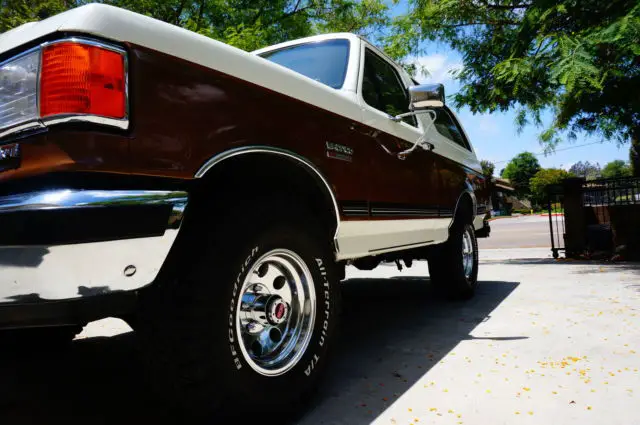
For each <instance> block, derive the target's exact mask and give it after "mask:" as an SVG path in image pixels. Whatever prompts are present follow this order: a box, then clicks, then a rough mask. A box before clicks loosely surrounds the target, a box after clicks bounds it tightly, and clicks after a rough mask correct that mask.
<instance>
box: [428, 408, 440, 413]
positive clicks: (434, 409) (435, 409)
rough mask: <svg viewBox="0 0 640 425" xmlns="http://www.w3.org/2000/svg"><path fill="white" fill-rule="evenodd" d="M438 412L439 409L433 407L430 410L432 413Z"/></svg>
mask: <svg viewBox="0 0 640 425" xmlns="http://www.w3.org/2000/svg"><path fill="white" fill-rule="evenodd" d="M437 410H438V409H437V408H436V407H432V408H430V409H429V411H430V412H435V411H437Z"/></svg>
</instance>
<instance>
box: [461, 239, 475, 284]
mask: <svg viewBox="0 0 640 425" xmlns="http://www.w3.org/2000/svg"><path fill="white" fill-rule="evenodd" d="M474 256H475V253H474V251H473V239H472V236H471V233H469V230H468V229H465V231H464V233H463V234H462V268H463V269H464V276H465V277H466V278H467V279H469V278H470V277H471V275H472V273H473V263H474Z"/></svg>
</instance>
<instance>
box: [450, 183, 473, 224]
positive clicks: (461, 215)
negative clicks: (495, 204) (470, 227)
mask: <svg viewBox="0 0 640 425" xmlns="http://www.w3.org/2000/svg"><path fill="white" fill-rule="evenodd" d="M476 208H477V200H476V195H475V193H474V192H473V190H472V189H471V188H468V187H467V188H465V190H464V191H463V192H462V193H461V194H460V196H459V197H458V200H457V201H456V206H455V208H454V210H453V220H451V224H450V225H449V228H451V226H453V224H454V223H455V222H456V220H464V221H465V222H467V221H468V223H472V222H473V219H474V217H475V215H476V211H477V209H476Z"/></svg>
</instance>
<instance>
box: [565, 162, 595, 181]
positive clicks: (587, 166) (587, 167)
mask: <svg viewBox="0 0 640 425" xmlns="http://www.w3.org/2000/svg"><path fill="white" fill-rule="evenodd" d="M569 172H570V173H571V174H573V175H574V176H576V177H582V178H583V179H587V180H593V179H597V178H599V177H600V175H601V174H602V170H601V169H600V164H598V163H597V162H596V163H591V162H589V161H585V162H582V161H578V162H576V163H575V164H573V165H572V166H571V168H569Z"/></svg>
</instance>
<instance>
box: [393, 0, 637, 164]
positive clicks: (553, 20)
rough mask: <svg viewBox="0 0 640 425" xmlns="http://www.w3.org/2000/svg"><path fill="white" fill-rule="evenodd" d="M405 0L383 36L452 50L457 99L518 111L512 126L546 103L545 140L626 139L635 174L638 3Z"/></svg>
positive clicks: (397, 43) (533, 117)
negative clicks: (549, 118) (456, 61)
mask: <svg viewBox="0 0 640 425" xmlns="http://www.w3.org/2000/svg"><path fill="white" fill-rule="evenodd" d="M409 2H410V4H411V9H410V11H409V13H408V14H407V15H404V16H401V17H398V18H397V19H396V20H395V26H394V29H393V31H392V33H391V34H390V35H389V36H388V38H387V44H388V45H390V46H393V47H395V48H397V51H398V52H399V53H398V54H407V53H416V52H418V53H419V49H418V48H417V47H418V46H419V42H418V41H419V40H425V39H427V40H437V41H440V42H445V43H447V44H448V45H450V46H451V47H452V48H454V49H456V50H458V51H460V52H461V53H462V56H463V62H464V68H463V70H462V71H461V72H459V74H458V78H459V80H460V82H461V83H462V85H463V86H462V89H461V91H460V92H459V93H457V94H456V95H454V96H453V100H454V103H455V104H456V105H458V106H462V105H466V106H468V107H469V108H470V109H471V111H473V112H474V113H475V112H493V111H505V110H508V109H516V110H517V119H516V124H517V126H518V127H519V128H520V129H522V127H523V126H525V125H527V124H529V123H533V124H537V125H541V124H542V119H541V115H542V113H543V112H544V111H550V112H552V114H553V117H554V119H553V122H552V124H551V125H550V126H549V127H548V128H546V129H544V130H543V131H542V132H541V134H540V139H541V141H542V142H544V143H546V145H547V147H549V148H552V147H553V146H555V144H557V143H558V142H559V141H560V140H561V136H563V135H566V136H567V138H568V139H570V140H572V139H576V138H577V134H578V133H580V132H583V133H586V134H594V135H597V136H600V137H601V138H603V139H605V140H612V141H615V142H618V143H627V142H631V144H632V147H633V148H634V149H633V150H632V154H631V159H632V163H634V169H635V170H637V172H638V173H640V96H638V89H639V87H640V42H639V40H640V2H638V1H637V0H609V1H602V0H410V1H409ZM403 49H404V50H403ZM407 49H409V51H407ZM394 52H395V51H394Z"/></svg>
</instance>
